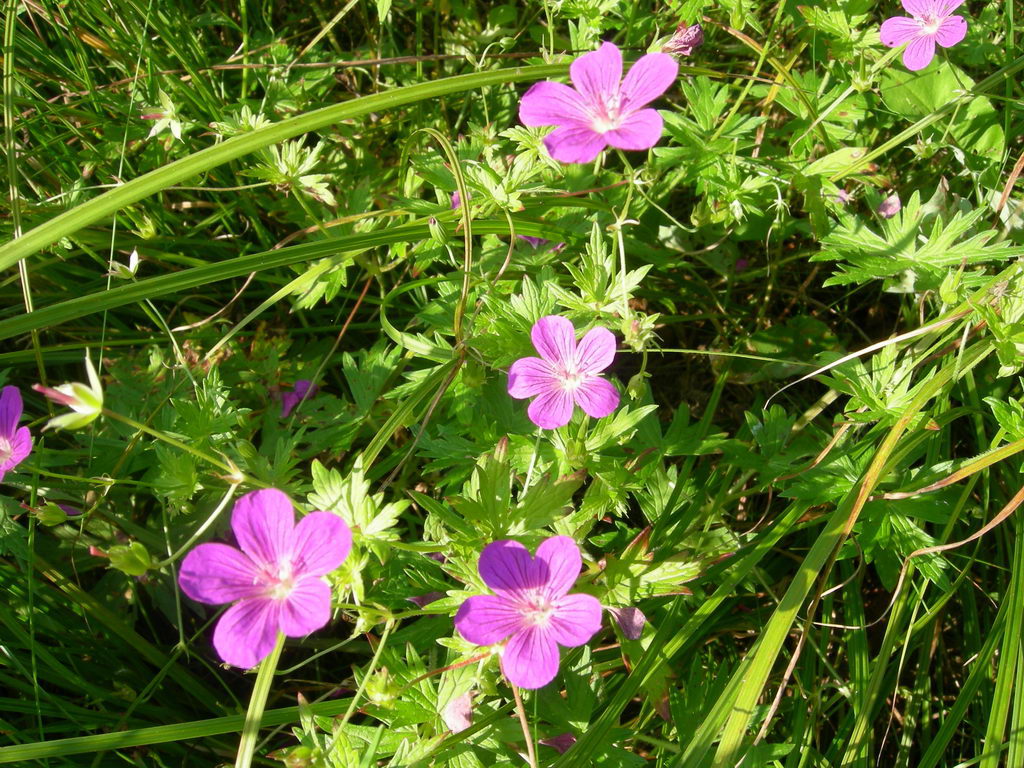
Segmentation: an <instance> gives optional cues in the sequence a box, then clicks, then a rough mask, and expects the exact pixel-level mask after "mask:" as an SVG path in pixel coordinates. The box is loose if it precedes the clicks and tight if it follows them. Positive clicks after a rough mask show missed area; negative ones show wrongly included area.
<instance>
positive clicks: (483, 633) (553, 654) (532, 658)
mask: <svg viewBox="0 0 1024 768" xmlns="http://www.w3.org/2000/svg"><path fill="white" fill-rule="evenodd" d="M582 565H583V558H582V557H581V555H580V550H579V547H577V546H576V542H575V541H573V540H572V539H571V538H569V537H568V536H553V537H551V538H549V539H545V540H544V541H543V542H542V543H541V545H540V546H539V547H537V555H536V557H530V553H529V551H528V550H527V549H526V547H524V546H523V545H522V544H520V543H519V542H518V541H512V540H509V539H504V540H501V541H494V542H491V543H490V544H488V545H487V546H486V547H484V550H483V552H481V553H480V564H479V568H480V576H481V577H482V578H483V580H484V583H485V584H486V585H487V586H488V587H490V588H491V589H492V590H493V591H494V593H495V594H493V595H476V596H474V597H471V598H469V599H468V600H466V602H464V603H463V604H462V605H461V606H460V608H459V611H458V613H456V614H455V627H456V629H458V630H459V633H460V634H461V635H462V636H463V637H464V638H466V639H467V640H468V641H469V642H471V643H476V644H477V645H494V644H495V643H500V642H501V641H503V640H506V639H507V640H508V642H507V643H506V645H505V648H504V651H503V652H502V654H501V671H502V672H503V673H504V675H505V677H506V678H508V681H509V682H510V683H512V684H513V685H517V686H519V687H520V688H529V689H535V688H541V687H543V686H545V685H547V684H548V683H550V682H551V681H552V680H553V679H554V677H555V675H556V674H558V646H560V645H561V646H565V647H567V648H574V647H576V646H579V645H584V644H585V643H587V642H588V641H589V640H590V638H591V637H593V636H594V634H595V633H596V632H597V631H598V630H599V629H600V628H601V604H600V603H599V602H598V601H597V598H596V597H593V596H592V595H584V594H575V595H570V594H568V593H569V590H570V589H571V588H572V586H573V584H575V583H576V579H577V577H578V576H579V574H580V568H581V567H582Z"/></svg>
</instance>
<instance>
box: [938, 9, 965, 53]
mask: <svg viewBox="0 0 1024 768" xmlns="http://www.w3.org/2000/svg"><path fill="white" fill-rule="evenodd" d="M966 36H967V21H966V19H964V17H963V16H950V17H949V18H948V19H945V20H944V21H943V22H942V24H941V25H939V31H938V32H936V33H935V42H937V43H938V44H939V45H941V46H942V47H943V48H950V47H952V46H954V45H956V44H957V43H959V42H960V41H961V40H963V39H964V38H965V37H966Z"/></svg>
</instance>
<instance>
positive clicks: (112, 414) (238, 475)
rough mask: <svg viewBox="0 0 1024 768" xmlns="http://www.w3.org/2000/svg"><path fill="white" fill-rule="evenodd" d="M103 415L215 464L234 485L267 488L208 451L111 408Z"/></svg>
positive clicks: (104, 411) (105, 410) (104, 410)
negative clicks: (225, 473) (244, 484)
mask: <svg viewBox="0 0 1024 768" xmlns="http://www.w3.org/2000/svg"><path fill="white" fill-rule="evenodd" d="M101 413H102V414H103V415H104V416H106V417H107V418H108V419H113V420H114V421H120V422H121V423H122V424H127V425H128V426H129V427H132V428H133V429H137V430H139V431H140V432H145V433H146V434H147V435H149V436H150V437H155V438H156V439H157V440H161V441H163V442H165V443H167V444H168V445H173V446H174V447H175V448H178V449H180V450H182V451H185V452H186V453H191V454H192V455H193V456H195V457H197V458H200V459H202V460H203V461H206V462H209V463H210V464H213V466H215V467H218V468H219V469H222V470H224V471H225V472H227V473H228V478H229V479H230V481H231V483H232V484H233V485H241V484H242V483H247V484H249V485H255V486H256V487H258V488H266V487H267V485H266V483H261V482H260V481H259V480H256V479H254V478H252V477H249V476H248V475H247V474H245V473H244V472H242V471H241V470H240V469H239V468H238V467H235V466H232V465H230V464H226V463H225V462H223V461H221V460H220V459H218V458H216V457H214V456H211V455H210V454H208V453H206V451H201V450H199V449H198V448H194V447H192V446H191V445H188V444H187V443H183V442H181V441H180V440H175V439H174V438H173V437H171V436H170V435H165V434H164V433H163V432H161V431H159V430H156V429H153V428H152V427H147V426H146V425H145V424H143V423H142V422H139V421H136V420H135V419H131V418H129V417H127V416H123V415H121V414H120V413H117V412H116V411H112V410H110V409H109V408H104V409H103V410H102V411H101Z"/></svg>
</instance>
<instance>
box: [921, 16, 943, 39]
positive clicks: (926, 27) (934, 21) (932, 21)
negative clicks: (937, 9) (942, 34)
mask: <svg viewBox="0 0 1024 768" xmlns="http://www.w3.org/2000/svg"><path fill="white" fill-rule="evenodd" d="M920 19H921V33H922V34H924V35H929V36H930V35H934V34H936V33H938V31H939V27H941V26H942V21H943V20H942V19H941V18H940V17H938V16H936V15H935V14H934V13H926V14H925V15H924V16H921V17H920Z"/></svg>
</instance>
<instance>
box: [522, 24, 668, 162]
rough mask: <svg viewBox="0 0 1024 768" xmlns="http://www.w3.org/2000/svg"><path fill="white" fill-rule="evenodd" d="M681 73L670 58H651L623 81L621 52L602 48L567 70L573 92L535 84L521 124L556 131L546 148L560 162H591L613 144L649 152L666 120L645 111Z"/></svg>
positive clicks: (558, 86) (609, 45)
mask: <svg viewBox="0 0 1024 768" xmlns="http://www.w3.org/2000/svg"><path fill="white" fill-rule="evenodd" d="M678 72H679V65H678V64H676V62H675V59H673V58H672V57H671V56H669V55H668V54H665V53H649V54H647V55H646V56H641V57H640V59H639V60H638V61H637V62H636V64H634V65H633V67H632V69H630V70H629V74H627V75H626V79H625V80H622V53H620V51H619V49H618V47H616V46H615V45H614V44H612V43H603V44H602V45H601V47H600V48H598V49H597V50H596V51H591V52H590V53H585V54H583V55H582V56H580V57H579V58H578V59H576V61H574V62H573V63H572V65H571V66H570V67H569V75H570V77H571V78H572V84H573V85H574V86H575V89H574V88H570V87H569V86H567V85H563V84H562V83H555V82H552V81H550V80H546V81H544V82H542V83H536V84H535V85H533V86H532V87H531V88H530V90H528V91H527V92H526V93H525V94H524V95H523V99H522V101H521V102H520V104H519V119H520V120H521V121H522V123H523V125H530V126H537V125H557V126H558V128H556V129H555V130H554V131H552V132H551V133H549V134H548V135H547V136H545V137H544V145H545V146H546V147H547V148H548V152H549V153H550V154H551V156H552V157H553V158H555V160H558V161H559V162H561V163H589V162H590V161H591V160H593V159H594V158H595V157H597V156H598V154H600V152H601V150H603V149H604V148H605V147H607V146H609V145H611V146H613V147H617V148H619V149H650V148H651V147H653V146H654V145H655V144H657V143H658V139H660V138H661V129H662V119H661V115H659V114H658V113H657V111H656V110H653V109H644V106H645V105H647V104H649V103H650V102H652V101H654V100H655V99H656V98H658V97H659V96H661V94H663V93H664V92H665V91H666V90H667V89H668V87H669V86H670V85H672V83H673V81H675V79H676V75H677V74H678ZM620 80H622V82H621V83H620V82H619V81H620Z"/></svg>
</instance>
